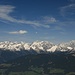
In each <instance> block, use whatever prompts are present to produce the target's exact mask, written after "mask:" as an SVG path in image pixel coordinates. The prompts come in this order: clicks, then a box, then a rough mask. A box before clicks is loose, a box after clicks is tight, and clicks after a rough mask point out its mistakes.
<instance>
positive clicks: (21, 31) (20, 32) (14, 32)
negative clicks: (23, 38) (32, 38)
mask: <svg viewBox="0 0 75 75" xmlns="http://www.w3.org/2000/svg"><path fill="white" fill-rule="evenodd" d="M8 33H9V34H26V33H27V31H25V30H19V31H12V32H8Z"/></svg>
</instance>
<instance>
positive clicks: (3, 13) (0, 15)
mask: <svg viewBox="0 0 75 75" xmlns="http://www.w3.org/2000/svg"><path fill="white" fill-rule="evenodd" d="M14 8H15V7H14V6H11V5H0V19H1V20H6V21H10V22H14V23H21V24H28V25H32V26H36V27H45V28H49V25H46V24H42V23H40V22H38V21H30V20H21V19H20V20H18V19H16V18H14V17H12V16H10V14H11V13H13V12H14Z"/></svg>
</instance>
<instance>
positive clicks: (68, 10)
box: [60, 4, 75, 16]
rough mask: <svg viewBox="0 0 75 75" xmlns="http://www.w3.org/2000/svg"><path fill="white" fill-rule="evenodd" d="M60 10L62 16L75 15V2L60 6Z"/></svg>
mask: <svg viewBox="0 0 75 75" xmlns="http://www.w3.org/2000/svg"><path fill="white" fill-rule="evenodd" d="M60 12H61V15H62V16H66V15H68V16H70V15H75V4H70V5H67V6H64V7H61V8H60Z"/></svg>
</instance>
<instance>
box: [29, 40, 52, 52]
mask: <svg viewBox="0 0 75 75" xmlns="http://www.w3.org/2000/svg"><path fill="white" fill-rule="evenodd" d="M52 46H53V44H52V43H50V42H48V41H35V42H33V43H32V45H31V46H30V47H31V48H32V49H33V50H36V51H40V50H42V51H46V50H47V49H49V48H51V47H52Z"/></svg>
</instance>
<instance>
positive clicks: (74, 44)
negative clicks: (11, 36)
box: [0, 40, 75, 53]
mask: <svg viewBox="0 0 75 75" xmlns="http://www.w3.org/2000/svg"><path fill="white" fill-rule="evenodd" d="M0 49H1V50H4V51H6V50H9V51H22V50H24V51H30V52H31V50H33V51H34V52H37V53H40V52H41V51H42V52H56V51H61V52H65V51H71V52H74V51H75V41H74V40H72V41H70V42H67V43H61V44H58V45H54V44H53V43H50V42H48V41H35V42H33V43H25V42H9V41H5V42H0Z"/></svg>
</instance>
